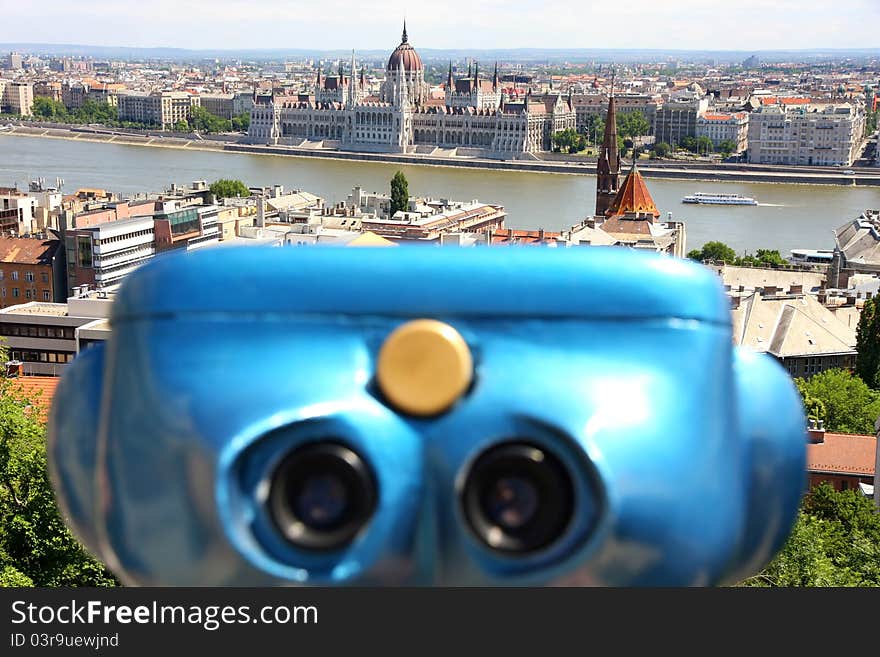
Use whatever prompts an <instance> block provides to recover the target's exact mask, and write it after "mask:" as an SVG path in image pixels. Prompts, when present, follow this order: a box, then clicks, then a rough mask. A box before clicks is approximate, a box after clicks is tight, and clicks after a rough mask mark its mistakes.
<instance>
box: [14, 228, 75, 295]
mask: <svg viewBox="0 0 880 657" xmlns="http://www.w3.org/2000/svg"><path fill="white" fill-rule="evenodd" d="M64 255H65V254H64V248H63V246H62V243H61V240H57V239H51V240H45V239H34V238H31V237H0V308H6V307H7V306H14V305H17V304H22V303H28V302H30V301H48V302H57V301H63V300H64V299H66V298H67V286H66V284H65V267H64Z"/></svg>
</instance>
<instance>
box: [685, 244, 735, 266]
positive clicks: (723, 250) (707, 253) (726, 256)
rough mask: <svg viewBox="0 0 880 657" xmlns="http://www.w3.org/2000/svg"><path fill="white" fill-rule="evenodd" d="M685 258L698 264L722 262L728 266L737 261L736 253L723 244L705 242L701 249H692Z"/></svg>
mask: <svg viewBox="0 0 880 657" xmlns="http://www.w3.org/2000/svg"><path fill="white" fill-rule="evenodd" d="M687 257H688V258H690V259H691V260H696V261H698V262H710V261H711V262H724V263H726V264H729V265H732V264H735V263H736V261H737V257H736V251H734V250H733V249H731V248H730V247H729V246H727V245H726V244H725V243H724V242H706V243H705V244H704V245H703V248H702V249H694V250H693V251H691V252H690V253H688V254H687Z"/></svg>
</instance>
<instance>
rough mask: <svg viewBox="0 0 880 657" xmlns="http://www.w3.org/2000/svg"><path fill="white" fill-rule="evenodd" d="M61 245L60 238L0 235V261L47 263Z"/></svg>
mask: <svg viewBox="0 0 880 657" xmlns="http://www.w3.org/2000/svg"><path fill="white" fill-rule="evenodd" d="M60 245H61V241H60V240H41V239H34V238H32V237H0V262H11V263H15V264H20V265H48V264H51V263H52V257H53V256H54V255H55V253H56V252H57V251H58V247H59V246H60Z"/></svg>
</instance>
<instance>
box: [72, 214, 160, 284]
mask: <svg viewBox="0 0 880 657" xmlns="http://www.w3.org/2000/svg"><path fill="white" fill-rule="evenodd" d="M65 240H66V244H65V246H66V249H67V283H68V289H69V292H70V293H71V294H72V293H73V290H74V288H77V287H81V286H87V287H88V288H95V289H99V290H108V291H109V290H115V289H116V288H117V287H118V286H119V284H120V283H121V282H122V279H123V278H124V277H125V276H126V275H127V274H129V273H131V272H132V271H134V270H135V269H136V268H137V267H139V266H140V265H142V264H143V263H145V262H146V261H147V260H149V259H150V258H152V257H153V256H154V255H155V253H156V246H155V233H154V227H153V216H152V214H151V215H149V216H140V217H129V218H128V219H121V220H118V221H111V222H106V223H100V224H97V225H94V226H88V227H84V228H74V229H69V230H68V231H67V234H66V236H65Z"/></svg>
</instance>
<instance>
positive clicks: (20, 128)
mask: <svg viewBox="0 0 880 657" xmlns="http://www.w3.org/2000/svg"><path fill="white" fill-rule="evenodd" d="M3 135H14V136H19V137H38V138H49V139H69V140H75V141H83V142H98V143H112V144H118V145H127V146H146V147H155V148H173V149H181V150H199V151H215V152H216V151H225V152H230V153H249V154H257V155H274V156H287V157H300V158H325V159H335V160H348V161H363V162H383V163H390V164H394V163H399V164H409V165H422V166H442V167H458V168H462V167H463V168H469V169H494V170H507V171H528V172H532V173H556V174H569V175H588V176H592V175H595V166H596V163H595V160H592V159H586V158H581V157H572V158H571V159H568V160H563V159H559V155H558V154H553V156H552V159H549V158H548V159H529V160H501V159H489V158H479V157H468V156H462V155H455V154H448V153H454V151H449V150H446V149H444V151H443V152H444V155H436V154H433V153H406V154H399V153H364V152H357V151H346V150H340V149H337V148H327V147H323V146H322V144H321V142H315V143H313V144H310V145H309V146H307V147H303V146H299V147H297V146H263V145H257V144H244V143H241V141H240V138H239V139H235V138H233V137H230V136H229V135H198V134H195V133H191V134H183V135H181V134H179V133H162V132H159V131H133V130H115V129H108V128H99V127H84V126H64V125H61V124H52V125H45V126H43V125H11V126H10V127H5V126H3V127H0V137H2V136H3ZM438 150H439V149H438ZM624 166H625V167H626V166H629V163H626V162H625V163H624ZM639 170H640V171H641V172H642V175H644V176H645V177H646V178H666V179H671V180H700V181H718V182H763V183H788V184H792V183H794V184H806V185H846V186H872V187H880V167H874V168H872V167H863V168H859V169H842V168H832V167H792V166H770V165H753V164H727V163H718V164H713V163H705V162H674V161H663V162H657V161H654V160H648V161H645V162H644V163H640V164H639ZM850 171H851V172H852V173H849V172H850Z"/></svg>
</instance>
